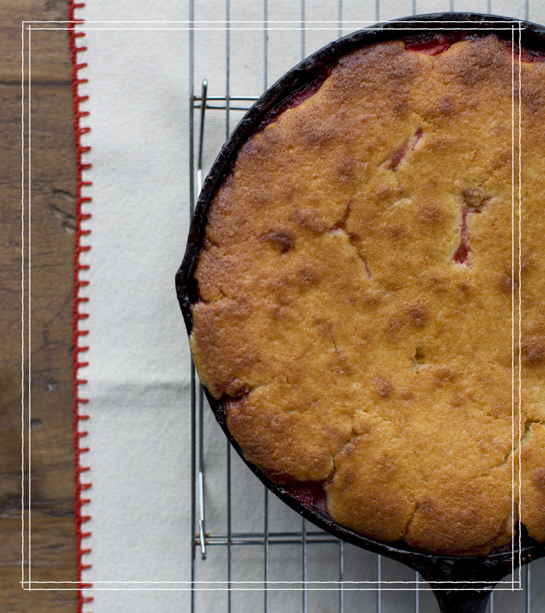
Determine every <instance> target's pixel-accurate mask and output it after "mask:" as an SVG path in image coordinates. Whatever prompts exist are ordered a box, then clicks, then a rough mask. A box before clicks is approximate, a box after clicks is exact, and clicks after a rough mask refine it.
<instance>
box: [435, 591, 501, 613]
mask: <svg viewBox="0 0 545 613" xmlns="http://www.w3.org/2000/svg"><path fill="white" fill-rule="evenodd" d="M491 593H492V589H490V590H467V591H466V590H448V591H447V590H445V591H443V590H436V591H435V590H434V595H435V598H437V602H438V603H439V609H440V610H441V613H485V611H486V607H487V605H488V601H489V600H490V594H491Z"/></svg>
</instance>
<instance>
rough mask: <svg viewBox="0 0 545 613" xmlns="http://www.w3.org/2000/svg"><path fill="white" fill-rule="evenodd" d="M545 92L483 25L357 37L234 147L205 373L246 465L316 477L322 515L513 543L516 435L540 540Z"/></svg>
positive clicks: (394, 532)
mask: <svg viewBox="0 0 545 613" xmlns="http://www.w3.org/2000/svg"><path fill="white" fill-rule="evenodd" d="M513 62H514V63H515V74H516V75H517V77H518V70H519V68H520V71H521V82H522V95H521V96H520V97H519V92H518V89H517V87H518V86H517V82H515V90H513V88H512V68H513ZM544 83H545V63H541V62H535V63H520V64H519V62H518V61H517V60H515V59H514V58H513V56H512V55H511V54H510V53H509V52H508V51H507V50H506V48H505V46H504V45H503V44H501V43H500V41H499V40H498V39H497V38H496V37H495V36H486V37H481V38H476V39H467V40H463V41H460V42H458V43H455V44H454V45H453V46H452V47H450V48H449V49H448V50H447V51H445V52H444V53H441V54H440V55H437V56H434V57H430V56H427V55H424V54H423V53H417V52H413V51H407V50H405V48H404V44H403V42H401V41H395V42H391V43H380V44H376V45H372V46H370V47H366V48H364V49H360V50H358V51H355V52H353V53H350V54H349V55H347V56H345V57H343V58H341V59H340V60H339V62H338V63H337V65H336V66H335V67H334V68H333V69H332V71H331V74H330V76H329V77H328V78H327V79H326V80H325V82H324V83H323V85H322V87H321V88H320V89H319V90H318V92H317V93H315V94H314V95H313V96H311V97H310V98H308V99H307V100H305V101H304V102H303V103H302V104H300V105H299V106H297V107H295V108H291V109H289V110H287V111H285V112H284V113H282V114H281V115H280V116H278V117H277V118H276V119H275V120H274V122H272V123H271V124H269V125H268V126H266V128H265V129H264V130H263V131H261V132H260V133H258V134H256V135H255V136H254V137H253V138H252V139H250V140H249V141H248V142H247V143H246V144H245V145H244V146H243V147H242V149H241V151H240V153H239V155H238V158H237V161H236V166H235V169H234V172H233V174H232V177H231V178H230V179H229V180H228V181H226V182H225V183H224V185H223V186H222V188H221V189H220V190H219V192H218V193H217V195H216V197H215V199H214V202H213V203H212V205H211V208H210V211H209V214H208V220H207V227H206V239H205V246H204V250H203V252H202V254H201V256H200V260H199V265H198V268H197V272H196V275H195V276H196V279H197V281H198V285H199V292H200V297H201V300H200V301H199V302H197V303H196V304H195V306H194V309H193V318H194V330H193V334H192V337H191V345H192V351H193V355H194V358H195V363H196V366H197V369H198V372H199V376H200V377H201V379H202V380H203V382H204V383H205V384H206V385H207V386H208V388H209V390H210V391H211V393H212V394H213V395H214V396H215V397H216V398H220V397H227V399H226V406H227V423H228V427H229V429H230V431H231V432H232V434H233V436H234V437H235V438H236V440H237V441H238V442H239V444H240V445H241V447H242V449H243V450H244V453H245V454H246V456H247V458H248V459H249V460H250V461H251V462H253V463H255V464H256V465H257V466H258V467H260V468H261V469H262V470H263V471H264V472H266V473H267V474H270V475H287V476H288V477H290V478H295V479H298V480H301V481H307V480H315V481H323V480H327V481H326V486H325V489H326V492H327V503H328V509H329V512H330V513H331V515H332V517H333V518H334V519H335V520H337V521H338V522H339V523H341V524H342V525H345V526H347V527H349V528H352V529H354V530H356V531H359V532H361V533H363V534H365V535H367V536H370V537H372V538H376V539H378V540H383V541H388V542H391V541H396V540H399V539H404V540H405V541H406V542H407V543H409V544H410V545H412V546H414V547H416V548H418V549H421V550H425V551H430V552H436V553H441V554H461V555H467V554H486V553H488V552H489V551H490V549H491V548H492V547H493V546H497V545H503V544H505V543H507V542H509V540H510V538H511V535H512V528H511V526H512V519H513V518H512V517H511V515H512V511H511V509H512V504H511V501H512V499H514V500H515V501H516V502H518V501H519V496H518V487H519V486H518V481H517V475H518V470H514V471H513V470H512V464H513V463H514V462H518V457H519V450H518V446H519V439H520V438H521V437H522V443H523V444H522V453H521V454H520V456H521V459H522V469H521V470H522V480H521V483H520V485H521V488H522V491H521V497H520V503H521V517H522V520H523V522H524V524H525V525H526V527H527V528H528V530H529V532H530V535H531V536H532V537H534V538H536V539H537V540H540V541H543V540H545V485H544V483H545V473H544V468H543V467H544V466H545V434H544V431H545V428H544V426H543V425H542V424H541V423H537V422H542V421H543V420H544V419H545V379H544V376H543V375H544V369H545V312H544V309H543V306H542V304H543V302H542V301H543V295H544V291H545V273H544V266H545V257H544V256H545V241H543V240H542V237H543V233H544V231H545V216H544V215H543V213H542V204H543V202H545V167H544V162H543V155H542V151H543V148H544V145H545V112H544V109H545V102H544V101H545V85H544ZM519 99H520V103H521V108H522V116H521V123H522V132H521V141H520V143H521V146H520V155H521V159H522V166H521V175H520V177H521V183H520V191H521V196H522V217H521V218H519V216H518V212H517V207H516V206H515V207H514V208H513V197H514V198H515V202H516V197H517V195H518V189H519V180H518V171H517V170H516V169H517V159H518V155H519V144H518V131H517V130H516V129H515V132H514V134H515V136H516V138H515V139H514V141H513V140H512V137H513V132H512V121H513V120H514V122H515V123H514V125H515V128H516V126H517V124H518V103H519ZM513 102H514V105H513ZM512 165H514V166H512ZM512 167H514V168H515V171H516V172H515V173H514V177H512ZM512 179H513V180H512ZM513 211H514V216H513ZM513 219H514V224H515V225H514V228H513V225H512V220H513ZM519 223H520V226H519ZM519 227H520V235H521V243H520V258H519V246H518V230H519ZM513 236H515V243H514V244H513V241H512V237H513ZM512 246H513V247H514V249H512ZM519 270H520V274H519ZM519 288H520V291H521V306H522V308H521V311H520V315H521V321H522V330H521V334H522V342H521V343H520V355H521V360H522V361H521V368H522V375H523V376H522V387H521V393H522V409H523V413H522V414H521V415H520V416H519V414H518V397H517V393H518V392H517V389H518V383H517V378H516V377H517V372H518V349H519V344H518V340H517V339H518V324H517V322H518V320H519V309H518V291H519ZM513 322H515V324H514V327H513ZM513 348H514V350H513ZM513 366H515V368H513ZM513 384H515V385H514V387H513ZM512 390H515V392H514V394H513V392H512ZM513 434H514V437H513ZM513 440H514V446H515V450H514V453H513ZM517 466H518V464H517ZM512 473H514V475H515V480H514V482H512ZM513 485H514V488H513V487H512V486H513ZM515 519H516V518H515Z"/></svg>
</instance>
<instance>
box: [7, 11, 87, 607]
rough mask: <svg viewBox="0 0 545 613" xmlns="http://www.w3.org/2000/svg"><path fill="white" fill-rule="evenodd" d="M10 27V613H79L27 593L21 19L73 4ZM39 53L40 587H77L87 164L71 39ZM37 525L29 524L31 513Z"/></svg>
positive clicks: (35, 232) (35, 478) (36, 574)
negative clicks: (79, 201)
mask: <svg viewBox="0 0 545 613" xmlns="http://www.w3.org/2000/svg"><path fill="white" fill-rule="evenodd" d="M0 16H1V17H2V19H1V20H0V21H1V27H0V30H1V31H0V54H1V55H0V57H2V63H1V65H0V142H1V143H2V147H1V148H0V167H1V168H2V172H1V173H0V202H1V206H0V225H1V227H2V228H3V230H4V232H3V237H2V238H3V239H4V240H3V248H2V249H1V250H0V303H1V306H2V308H1V309H0V330H1V334H2V339H3V342H2V344H0V542H1V549H2V555H1V556H0V610H1V611H6V612H7V613H22V612H23V611H25V612H26V611H30V610H32V611H33V613H34V612H36V613H52V612H58V613H74V612H75V610H76V601H77V598H76V592H74V591H60V590H55V591H33V592H26V591H23V590H22V589H21V586H20V583H19V582H20V581H21V508H20V505H21V91H20V85H19V83H20V79H21V20H23V19H26V20H66V19H67V18H68V2H67V0H20V1H19V2H13V1H12V0H0ZM32 50H33V53H32V84H33V87H32V215H31V220H32V268H31V271H32V422H31V424H32V425H31V436H32V460H31V476H32V511H31V518H32V579H33V580H36V581H75V580H76V539H75V520H74V500H73V497H74V452H73V432H72V400H73V396H72V284H73V276H72V275H73V253H74V216H75V191H76V161H75V146H74V136H73V110H72V91H71V83H70V79H71V65H70V50H69V47H68V34H67V33H66V32H36V33H33V35H32ZM25 426H26V424H25ZM27 434H28V433H27ZM25 486H26V482H25ZM26 516H27V519H28V510H27V511H26ZM62 587H69V585H66V586H64V585H63V586H62Z"/></svg>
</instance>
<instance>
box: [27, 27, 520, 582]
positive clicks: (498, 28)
mask: <svg viewBox="0 0 545 613" xmlns="http://www.w3.org/2000/svg"><path fill="white" fill-rule="evenodd" d="M26 23H71V22H70V21H66V22H64V21H23V22H22V24H26ZM87 23H188V22H186V21H183V22H178V21H168V22H161V21H157V22H149V21H86V24H87ZM193 23H224V22H219V21H218V22H214V21H202V22H195V21H194V22H193ZM230 23H264V22H261V21H259V22H258V21H256V22H251V21H241V22H234V21H233V22H230ZM270 23H298V22H288V21H279V22H269V24H270ZM306 23H307V24H308V23H335V24H337V23H338V22H337V21H327V22H326V21H323V22H322V21H316V22H306ZM344 23H375V22H373V21H358V22H344ZM398 23H404V22H398ZM407 23H413V22H411V21H407ZM419 23H437V22H436V21H429V22H419ZM441 23H442V24H445V23H468V21H452V22H441ZM485 23H487V22H485ZM490 23H497V22H490ZM503 23H516V24H518V25H519V39H520V36H521V30H522V27H523V26H522V24H521V22H520V21H504V22H503ZM23 28H24V25H23ZM42 29H43V30H48V31H52V30H63V31H67V30H68V31H69V30H76V29H77V26H76V27H75V28H32V27H29V28H27V30H28V31H29V456H30V342H31V335H30V314H31V310H30V263H31V257H30V238H31V228H30V189H31V186H30V150H31V147H30V142H31V134H30V111H31V105H30V61H31V46H30V32H31V31H32V30H42ZM101 29H104V30H106V31H110V30H188V29H197V28H95V29H93V28H86V31H87V30H101ZM200 29H201V30H203V31H204V30H224V29H225V27H223V28H200ZM231 29H232V30H250V29H253V30H261V29H262V28H231ZM269 29H273V30H274V29H278V30H300V29H301V27H298V28H269ZM313 29H316V30H330V29H331V28H313ZM380 29H382V28H380ZM442 29H443V28H418V27H411V28H396V29H395V30H396V31H402V30H410V31H415V30H442ZM450 29H451V30H455V29H456V30H458V29H460V30H479V31H482V30H483V28H450ZM486 29H487V30H509V29H511V30H512V32H514V30H513V28H501V27H489V28H486ZM372 30H373V28H369V31H372ZM22 55H24V50H22ZM513 66H514V59H513ZM520 79H521V68H520V66H519V81H520ZM520 104H521V101H520V96H519V107H520ZM513 113H514V110H513ZM519 124H520V114H519ZM513 130H514V126H513ZM519 142H520V133H519ZM520 158H521V154H520V149H519V160H520ZM513 163H514V162H513ZM513 171H514V169H513ZM520 173H521V169H520V164H519V175H520ZM520 197H521V187H520V182H519V198H520ZM513 198H514V196H513ZM519 206H520V201H519ZM513 239H514V237H513ZM519 250H520V235H519ZM519 268H520V261H519ZM23 274H24V273H23ZM519 303H520V293H519ZM519 320H520V310H519ZM519 338H520V329H519ZM519 355H520V342H519ZM519 371H520V359H519ZM519 389H520V378H519ZM519 420H520V415H519ZM513 439H514V432H513ZM519 471H520V466H519ZM30 479H31V477H30V457H29V581H28V582H24V583H25V584H29V585H32V584H33V583H34V584H36V583H71V582H32V581H30V494H31V483H30ZM519 489H520V483H519ZM519 538H520V536H519ZM519 556H520V551H519ZM74 583H76V582H74ZM94 583H107V582H94ZM108 583H114V582H108ZM115 583H152V582H115ZM157 583H168V582H157ZM204 583H210V582H204ZM245 583H247V582H245ZM269 583H273V584H274V583H276V582H269ZM344 583H346V582H344ZM382 583H396V584H398V583H401V582H387V581H383V582H382ZM407 583H410V584H413V585H414V583H415V582H414V581H411V582H407ZM420 583H422V584H423V585H427V584H426V582H420ZM439 583H449V584H450V583H465V584H470V583H482V582H480V581H474V582H449V581H442V582H439ZM499 583H510V584H511V585H512V586H514V585H515V581H514V578H513V581H512V582H503V581H501V582H499ZM517 583H518V585H520V583H521V582H520V580H519V581H518V582H517ZM30 589H32V588H30V587H29V588H28V590H30ZM34 589H38V590H44V589H45V588H34ZM58 589H63V588H58ZM67 589H77V588H67ZM86 589H90V588H86ZM105 589H106V588H105ZM116 589H131V588H116ZM133 589H144V588H133ZM150 589H153V588H150ZM185 589H191V588H185ZM260 589H261V590H262V589H264V588H260ZM331 589H336V588H331ZM347 589H351V588H347ZM369 589H370V588H369ZM388 589H395V588H388ZM400 589H406V588H400ZM436 589H441V588H436ZM445 589H448V588H445ZM461 589H462V590H463V588H461ZM468 589H470V588H468ZM497 589H498V590H501V588H497ZM512 589H513V590H514V589H515V588H514V587H513V588H512ZM429 590H431V588H429ZM47 591H50V590H47Z"/></svg>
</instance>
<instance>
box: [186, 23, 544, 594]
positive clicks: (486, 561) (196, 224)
mask: <svg viewBox="0 0 545 613" xmlns="http://www.w3.org/2000/svg"><path fill="white" fill-rule="evenodd" d="M429 21H433V22H434V28H437V29H440V30H446V31H448V30H449V29H451V24H452V22H469V23H470V24H471V26H472V27H478V28H481V29H482V31H483V32H486V31H487V30H488V29H489V28H493V27H494V24H502V23H503V24H507V23H511V24H512V25H513V27H514V29H515V33H516V38H515V41H516V42H518V36H519V25H518V24H520V28H521V31H520V40H521V42H522V46H523V47H526V48H534V49H539V50H541V51H543V50H545V27H543V26H540V25H538V24H534V23H530V22H527V21H523V20H514V19H510V18H508V17H501V16H497V15H485V14H477V13H436V14H426V15H418V16H414V17H406V18H402V19H398V20H393V21H389V22H384V23H378V24H376V25H373V26H371V27H370V28H367V29H365V30H360V31H358V32H354V33H352V34H349V35H348V36H345V37H343V38H341V39H338V40H336V41H333V42H331V43H329V44H328V45H326V46H325V47H323V48H322V49H320V50H318V51H316V52H315V53H313V54H312V55H310V56H309V57H308V58H306V59H305V60H303V61H302V62H301V63H299V64H298V65H297V66H295V67H294V68H292V69H291V70H290V71H289V72H287V73H286V74H285V75H284V76H283V77H282V78H281V79H279V80H278V81H277V82H276V83H275V84H274V85H272V86H271V87H270V88H269V89H268V90H267V91H266V92H265V93H264V94H263V95H262V96H261V98H260V99H259V100H258V101H257V102H256V103H255V104H254V105H253V106H252V108H251V109H250V110H249V111H248V112H247V113H246V115H245V116H244V117H243V119H242V120H241V121H240V123H239V124H238V125H237V126H236V128H235V129H234V131H233V133H232V134H231V136H230V137H229V139H228V140H227V142H226V143H225V144H224V145H223V147H222V149H221V151H220V153H219V155H218V157H217V158H216V160H215V162H214V164H213V165H212V168H211V170H210V172H209V173H208V176H207V177H206V179H205V181H204V183H203V188H202V190H201V193H200V195H199V198H198V201H197V204H196V207H195V212H194V215H193V219H192V222H191V226H190V231H189V237H188V240H187V247H186V252H185V256H184V259H183V262H182V264H181V266H180V268H179V270H178V272H177V273H176V293H177V297H178V301H179V303H180V308H181V310H182V314H183V317H184V321H185V324H186V328H187V332H188V335H190V334H191V331H192V329H193V317H192V306H193V304H195V302H197V301H198V295H197V287H196V281H195V279H194V273H195V270H196V267H197V263H198V259H199V256H200V253H201V250H202V244H203V240H204V231H205V226H206V218H207V213H208V209H209V206H210V204H211V202H212V200H213V198H214V196H215V194H216V192H217V191H218V189H219V187H220V186H221V184H222V182H223V179H224V178H225V177H226V176H227V175H228V173H229V172H230V170H231V168H232V166H233V164H234V163H235V161H236V156H237V153H238V150H239V149H240V147H241V146H242V144H243V143H244V142H246V140H247V139H249V138H251V136H252V135H253V134H255V133H256V132H258V131H259V130H260V129H261V128H262V127H263V126H264V125H266V124H267V123H268V122H269V121H270V120H271V119H272V118H273V117H274V116H275V115H277V114H279V112H281V111H282V110H283V108H284V104H285V103H286V101H287V100H289V99H290V98H292V97H293V96H294V95H295V94H297V93H298V92H299V91H301V90H303V89H304V88H305V87H308V84H309V82H310V83H312V82H313V81H317V80H320V78H323V77H321V75H322V74H323V73H324V71H325V70H326V69H327V67H328V66H329V65H330V64H332V62H334V61H335V60H336V59H337V58H339V57H341V56H342V55H344V54H346V53H349V52H350V51H352V50H354V49H357V48H359V47H362V46H365V45H369V44H372V43H375V42H383V41H389V40H394V39H399V38H402V37H404V36H408V35H409V33H408V32H407V33H404V34H400V32H402V31H404V30H405V29H410V30H412V31H422V30H426V28H425V26H423V24H425V23H426V22H429ZM495 32H496V34H497V35H498V36H500V37H503V38H508V39H509V40H510V39H511V32H510V30H507V31H497V30H496V31H495ZM504 32H505V34H507V35H508V36H506V35H505V34H504ZM502 35H503V36H502ZM203 388H204V392H205V394H206V397H207V399H208V401H209V403H210V406H211V408H212V410H213V412H214V415H215V417H216V419H217V421H218V423H219V424H220V426H221V427H222V429H223V431H224V433H225V435H226V436H227V438H228V440H229V441H230V443H231V444H232V446H233V447H234V449H235V450H236V451H237V453H238V454H239V455H240V457H241V458H242V460H243V461H244V462H245V464H246V465H247V466H248V467H249V468H250V470H251V471H252V472H253V473H254V474H255V475H256V476H257V477H258V478H259V479H260V480H261V481H262V482H263V484H264V485H265V486H266V487H267V488H268V489H269V490H270V491H272V492H273V493H274V494H276V495H277V496H278V497H279V498H280V499H281V500H282V501H283V502H284V503H286V504H287V505H288V506H290V507H291V508H292V509H294V510H295V511H297V512H298V513H299V514H300V515H302V516H303V517H305V518H306V519H308V520H309V521H311V522H312V523H314V524H315V525H317V526H318V527H320V528H321V529H323V530H325V531H326V532H328V533H329V534H332V535H333V536H336V537H338V538H340V539H343V540H345V541H347V542H350V543H352V544H354V545H356V546H358V547H361V548H363V549H366V550H369V551H372V552H375V553H379V554H381V555H385V556H387V557H389V558H391V559H394V560H397V561H400V562H402V563H404V564H406V565H408V566H410V567H412V568H413V569H415V570H418V571H419V572H421V573H422V574H423V576H424V577H425V578H427V579H434V578H435V580H437V581H448V580H451V581H456V582H459V581H463V582H465V581H467V582H468V583H471V584H474V583H475V582H476V580H475V579H473V577H474V576H475V574H476V572H477V573H479V574H481V573H482V574H484V577H482V579H481V578H480V577H479V580H478V581H479V582H481V581H482V583H483V585H484V584H489V583H495V582H496V581H498V580H499V579H501V577H502V576H504V575H506V574H509V573H510V572H511V569H512V568H514V567H517V566H518V559H517V558H518V557H519V550H518V549H515V550H514V551H513V552H511V550H509V551H504V552H501V553H493V554H489V555H488V556H442V555H435V554H430V553H423V552H420V551H417V550H415V549H412V548H411V547H409V546H408V545H405V544H403V543H394V544H386V543H381V542H379V541H375V540H373V539H370V538H367V537H365V536H363V535H361V534H358V533H356V532H354V531H353V530H350V529H348V528H344V527H343V526H340V525H339V524H337V523H336V522H334V521H333V520H332V519H331V518H330V517H329V516H328V515H326V514H324V513H322V512H320V511H319V510H318V509H316V508H309V507H307V506H305V505H303V504H302V503H301V502H299V501H298V500H297V499H296V498H295V497H294V496H293V495H291V494H290V493H289V491H288V489H287V488H285V487H282V486H280V485H278V484H276V483H274V482H273V481H271V480H270V479H269V478H268V477H267V476H266V475H264V474H263V473H262V472H261V471H260V470H259V469H258V468H257V467H256V466H255V465H253V464H252V463H251V462H248V460H246V458H245V457H244V453H243V452H242V450H241V448H240V446H239V445H238V443H237V442H236V441H235V440H234V438H233V437H232V435H231V433H230V432H229V430H228V429H227V426H226V423H225V407H224V403H223V401H222V399H219V400H216V399H215V398H214V397H213V396H212V395H211V394H210V392H209V390H208V389H207V388H206V386H203ZM523 541H524V542H525V543H526V544H523V547H522V549H521V550H520V557H521V562H522V564H526V563H528V562H530V561H531V560H533V559H537V558H540V557H542V556H545V543H542V544H540V543H537V542H536V541H533V540H532V539H529V538H528V537H527V536H524V537H523ZM513 563H514V566H513ZM498 572H503V574H502V575H501V576H500V575H499V574H498ZM435 589H437V588H435ZM445 589H456V588H454V587H453V588H445ZM474 589H478V588H477V586H475V588H474Z"/></svg>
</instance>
